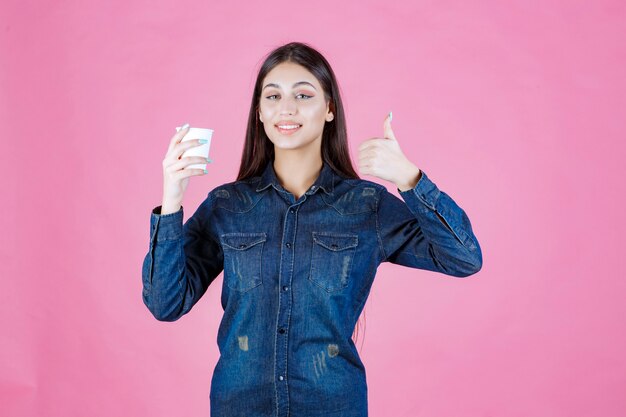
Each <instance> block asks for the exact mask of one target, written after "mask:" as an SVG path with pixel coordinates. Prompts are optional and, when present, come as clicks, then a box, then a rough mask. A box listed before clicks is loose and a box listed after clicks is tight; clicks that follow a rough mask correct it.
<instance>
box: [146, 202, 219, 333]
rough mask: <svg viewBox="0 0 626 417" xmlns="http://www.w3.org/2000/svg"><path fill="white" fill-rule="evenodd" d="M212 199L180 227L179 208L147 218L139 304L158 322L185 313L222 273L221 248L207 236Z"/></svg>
mask: <svg viewBox="0 0 626 417" xmlns="http://www.w3.org/2000/svg"><path fill="white" fill-rule="evenodd" d="M211 207H212V195H211V194H210V193H209V196H208V197H207V198H206V199H205V201H204V202H203V203H202V204H201V205H200V206H199V207H198V209H197V210H196V212H195V213H194V214H193V215H192V216H191V217H190V218H189V219H188V220H187V222H186V223H185V224H184V225H183V208H182V207H181V208H180V210H178V211H177V212H175V213H170V214H164V215H161V214H160V212H161V206H158V207H156V208H155V209H154V210H153V211H152V213H151V215H150V249H149V251H148V253H147V254H146V256H145V258H144V262H143V267H142V282H143V302H144V304H145V305H146V307H148V310H150V312H151V313H152V315H153V316H154V317H155V318H156V319H157V320H159V321H175V320H178V319H179V318H180V317H182V316H183V315H184V314H186V313H187V312H189V311H190V310H191V308H192V307H193V306H194V305H195V304H196V303H197V302H198V300H199V299H200V298H201V297H202V295H203V294H204V293H205V292H206V290H207V288H208V287H209V285H210V284H211V283H212V282H213V280H215V278H216V277H217V276H218V275H219V274H220V273H221V272H222V270H223V269H224V257H223V252H222V248H221V246H220V245H219V244H218V242H217V241H216V240H215V238H214V237H212V236H210V234H209V229H208V228H207V227H206V226H207V225H206V221H207V220H208V218H209V217H210V213H211Z"/></svg>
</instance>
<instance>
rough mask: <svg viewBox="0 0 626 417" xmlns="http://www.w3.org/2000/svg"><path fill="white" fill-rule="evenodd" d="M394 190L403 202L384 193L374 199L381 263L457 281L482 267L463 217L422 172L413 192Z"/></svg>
mask: <svg viewBox="0 0 626 417" xmlns="http://www.w3.org/2000/svg"><path fill="white" fill-rule="evenodd" d="M397 190H398V193H399V194H400V196H401V197H402V199H400V198H398V197H396V196H395V195H393V194H391V193H390V192H389V191H387V189H383V190H382V191H381V194H380V198H379V201H378V208H377V222H378V224H377V226H378V227H377V229H378V235H379V244H380V246H381V250H382V252H383V259H382V262H391V263H394V264H398V265H403V266H408V267H410V268H419V269H425V270H429V271H434V272H441V273H443V274H446V275H451V276H455V277H467V276H469V275H472V274H475V273H476V272H478V271H479V270H480V269H481V268H482V262H483V260H482V251H481V248H480V245H479V243H478V240H477V239H476V236H475V235H474V232H473V231H472V226H471V223H470V220H469V218H468V217H467V214H466V213H465V211H463V209H461V207H459V206H458V205H457V204H456V203H455V202H454V200H453V199H452V198H451V197H450V196H449V195H448V194H446V193H445V192H443V191H441V190H440V189H439V188H438V187H437V186H436V185H435V183H434V182H432V181H431V180H430V178H429V177H428V176H427V175H426V173H425V172H424V171H421V177H420V178H419V180H418V182H417V184H416V185H415V187H414V188H412V189H410V190H405V191H400V189H397ZM402 200H404V201H402Z"/></svg>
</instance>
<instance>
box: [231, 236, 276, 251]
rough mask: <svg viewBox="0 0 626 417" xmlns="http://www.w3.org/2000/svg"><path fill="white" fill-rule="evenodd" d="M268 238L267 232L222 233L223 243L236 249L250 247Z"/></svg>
mask: <svg viewBox="0 0 626 417" xmlns="http://www.w3.org/2000/svg"><path fill="white" fill-rule="evenodd" d="M266 240H267V235H266V234H265V233H226V234H223V235H222V244H224V245H226V246H228V247H230V248H232V249H236V250H246V249H250V248H251V247H252V246H254V245H258V244H259V243H262V242H265V241H266Z"/></svg>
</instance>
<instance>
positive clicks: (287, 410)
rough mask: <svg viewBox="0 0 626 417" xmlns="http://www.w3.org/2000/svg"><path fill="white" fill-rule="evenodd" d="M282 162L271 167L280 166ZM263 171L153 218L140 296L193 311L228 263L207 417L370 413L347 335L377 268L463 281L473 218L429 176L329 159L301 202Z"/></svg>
mask: <svg viewBox="0 0 626 417" xmlns="http://www.w3.org/2000/svg"><path fill="white" fill-rule="evenodd" d="M272 162H273V161H272ZM272 162H269V163H268V164H267V167H266V169H265V171H264V173H263V174H262V175H261V176H257V177H254V178H250V179H247V180H243V181H236V182H231V183H227V184H224V185H221V186H218V187H216V188H215V189H214V190H212V191H211V192H209V194H208V196H207V198H206V199H205V200H204V201H203V202H202V203H201V205H200V206H199V207H198V209H197V210H196V212H195V213H194V214H193V215H192V216H191V217H190V218H189V219H188V220H187V222H186V223H185V224H184V225H183V208H182V207H181V209H180V210H179V211H178V212H176V213H170V214H165V215H160V210H161V207H160V206H159V207H156V208H155V209H154V210H153V211H152V214H151V217H150V247H149V251H148V253H147V255H146V256H145V259H144V262H143V268H142V269H143V278H142V279H143V301H144V303H145V305H146V306H147V307H148V309H149V310H150V312H151V313H152V314H153V315H154V317H155V318H156V319H157V320H161V321H174V320H178V319H179V318H180V317H181V316H183V315H184V314H186V313H187V312H189V311H190V310H191V308H192V307H193V306H194V305H195V304H196V302H197V301H198V300H199V299H200V297H202V295H203V294H204V293H205V292H206V290H207V287H208V286H209V285H210V284H211V283H212V282H213V281H214V280H215V278H216V277H217V276H218V275H219V274H220V273H221V272H222V271H223V272H224V275H223V277H224V280H223V284H224V285H222V290H221V304H222V307H223V309H224V315H223V317H222V320H221V323H220V325H219V329H218V335H217V343H218V347H219V351H220V358H219V360H218V362H217V364H216V366H215V369H214V372H213V376H212V379H211V388H210V403H211V416H212V417H217V416H228V417H233V416H246V417H254V416H277V417H286V416H297V417H307V416H325V417H328V416H343V417H348V416H359V417H362V416H367V384H366V376H365V368H364V366H363V363H362V362H361V359H360V357H359V354H358V352H357V349H356V347H355V344H354V343H353V340H352V338H351V336H352V333H353V330H354V327H355V324H356V322H357V319H358V318H359V315H360V313H361V311H362V309H363V306H364V304H365V301H366V300H367V297H368V294H369V292H370V288H371V286H372V282H373V281H374V276H375V274H376V269H377V267H378V265H380V263H381V262H392V263H394V264H398V265H404V266H407V267H410V268H415V269H425V270H429V271H435V272H440V273H442V274H446V275H450V276H454V277H467V276H469V275H471V274H474V273H476V272H478V271H479V270H480V269H481V267H482V252H481V249H480V246H479V244H478V241H477V239H476V237H475V236H474V233H473V232H472V227H471V225H470V220H469V219H468V217H467V215H466V214H465V212H464V211H463V210H462V209H461V208H460V207H459V206H458V205H457V204H456V203H455V202H454V201H453V200H452V198H451V197H450V196H448V195H447V194H446V193H444V192H443V191H441V190H439V189H438V188H437V186H436V185H435V184H434V183H433V182H432V181H431V180H430V179H429V178H428V176H427V175H426V173H425V172H423V171H422V176H421V178H420V180H419V181H418V183H417V184H416V186H415V188H413V189H410V190H406V191H400V190H399V189H398V192H399V194H400V196H401V197H402V199H403V200H404V201H402V199H400V198H398V197H396V196H395V195H393V194H391V193H390V192H388V191H387V189H386V188H385V187H384V186H382V185H379V184H377V183H374V182H371V181H367V180H362V179H349V178H344V177H342V176H341V175H339V174H338V173H337V172H335V171H333V170H332V169H331V167H330V166H329V165H328V164H327V163H324V166H323V168H322V171H321V172H320V174H319V176H318V178H317V180H316V181H315V183H314V185H313V186H311V188H310V189H309V190H308V191H307V192H306V193H305V194H303V195H302V196H301V197H300V198H299V199H297V200H296V199H295V197H294V195H293V194H291V193H290V192H288V191H287V190H285V189H284V188H283V187H282V186H281V185H280V183H279V181H278V179H277V177H276V174H275V172H274V168H273V164H272Z"/></svg>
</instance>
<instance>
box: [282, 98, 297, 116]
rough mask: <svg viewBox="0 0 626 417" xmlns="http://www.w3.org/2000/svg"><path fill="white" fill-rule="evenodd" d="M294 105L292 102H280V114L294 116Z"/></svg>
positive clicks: (287, 100)
mask: <svg viewBox="0 0 626 417" xmlns="http://www.w3.org/2000/svg"><path fill="white" fill-rule="evenodd" d="M296 108H297V106H296V103H295V102H294V101H292V100H289V99H286V100H282V102H281V103H280V114H294V113H295V112H296Z"/></svg>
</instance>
